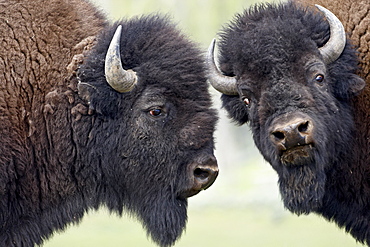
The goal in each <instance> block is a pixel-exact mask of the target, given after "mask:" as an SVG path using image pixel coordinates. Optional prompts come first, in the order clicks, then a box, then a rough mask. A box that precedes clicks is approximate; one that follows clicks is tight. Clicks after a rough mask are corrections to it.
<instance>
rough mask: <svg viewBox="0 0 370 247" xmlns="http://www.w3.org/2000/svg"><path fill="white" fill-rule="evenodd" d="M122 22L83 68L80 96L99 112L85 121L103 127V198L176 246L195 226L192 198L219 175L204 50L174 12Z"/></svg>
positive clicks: (91, 148) (98, 133) (98, 151)
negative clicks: (172, 19) (177, 24)
mask: <svg viewBox="0 0 370 247" xmlns="http://www.w3.org/2000/svg"><path fill="white" fill-rule="evenodd" d="M115 30H116V28H115V27H111V28H109V29H107V30H106V31H104V32H103V33H102V34H101V36H100V38H99V39H98V42H97V45H96V46H95V47H94V49H93V50H92V52H91V53H90V54H89V56H88V58H87V59H86V61H85V62H84V64H83V65H82V66H81V68H80V70H79V73H78V75H79V79H80V82H79V85H78V90H79V95H80V98H81V99H83V101H84V103H85V104H88V106H89V108H90V111H89V112H92V111H93V112H94V114H92V115H91V117H92V118H93V119H94V120H93V121H91V120H90V121H89V120H85V119H84V118H83V119H81V120H79V122H84V121H88V122H89V123H92V124H93V126H94V127H91V130H90V132H89V138H90V140H89V142H90V143H89V144H88V153H89V154H91V157H89V160H91V161H92V162H95V163H98V167H99V168H98V169H101V174H102V177H103V178H104V179H101V183H103V186H101V190H102V199H101V200H100V201H101V203H104V204H106V205H107V206H108V207H109V208H110V209H111V210H113V211H118V212H119V213H121V212H122V210H123V209H126V210H128V211H129V212H131V213H132V214H133V215H135V216H137V218H138V219H139V220H141V221H142V223H143V225H144V227H145V228H146V229H147V231H148V233H149V235H150V236H151V237H152V238H153V240H154V241H155V242H157V243H159V244H160V245H161V246H170V245H172V244H173V243H174V242H175V241H176V240H177V239H178V238H179V236H180V235H181V233H182V231H183V229H184V227H185V224H186V219H187V214H186V209H187V198H188V197H190V196H193V195H195V194H197V193H199V192H200V191H201V190H204V189H207V188H208V187H209V186H211V184H212V183H213V182H214V181H215V179H216V177H217V174H218V168H217V162H216V159H215V157H214V155H213V148H214V142H213V132H214V129H215V124H216V120H217V116H216V113H215V111H214V110H213V109H212V108H211V98H210V95H209V93H208V92H207V83H206V76H205V73H204V70H205V69H204V65H203V60H202V56H201V53H200V51H199V50H198V49H196V48H195V47H194V45H193V44H192V43H191V42H189V41H188V40H186V39H184V36H183V35H182V34H181V33H180V32H178V31H177V30H176V29H175V28H174V27H173V26H172V24H169V23H168V21H167V20H166V19H165V18H160V17H158V16H150V17H143V18H139V19H134V20H133V21H130V22H128V23H123V24H122V26H121V27H118V29H117V31H116V33H115V35H113V33H114V32H115ZM121 31H122V34H120V32H121ZM112 36H113V38H112ZM110 40H112V42H109V41H110ZM108 47H109V48H108ZM107 50H108V52H107ZM88 118H90V117H88ZM77 125H80V123H77Z"/></svg>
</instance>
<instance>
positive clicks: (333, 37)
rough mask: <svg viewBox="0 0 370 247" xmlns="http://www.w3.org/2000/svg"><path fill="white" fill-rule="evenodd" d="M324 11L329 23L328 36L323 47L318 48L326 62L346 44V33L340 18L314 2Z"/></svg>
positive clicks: (336, 54)
mask: <svg viewBox="0 0 370 247" xmlns="http://www.w3.org/2000/svg"><path fill="white" fill-rule="evenodd" d="M315 6H316V7H317V8H318V9H319V10H320V11H321V12H322V13H324V15H325V17H326V20H327V21H328V22H329V25H330V38H329V40H328V42H326V44H325V45H324V46H323V47H320V48H319V51H320V53H321V55H322V56H323V59H324V62H325V63H326V64H329V63H332V62H334V61H335V60H337V59H338V57H339V56H340V54H342V52H343V50H344V47H345V45H346V33H345V31H344V27H343V25H342V23H341V22H340V20H339V19H338V18H337V17H336V16H335V15H334V14H333V13H332V12H330V11H329V10H328V9H326V8H324V7H322V6H320V5H317V4H315Z"/></svg>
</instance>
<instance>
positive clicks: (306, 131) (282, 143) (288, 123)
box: [270, 117, 314, 151]
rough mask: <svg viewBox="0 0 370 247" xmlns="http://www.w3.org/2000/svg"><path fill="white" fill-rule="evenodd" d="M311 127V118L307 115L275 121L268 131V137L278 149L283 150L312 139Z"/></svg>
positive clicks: (306, 142) (307, 142)
mask: <svg viewBox="0 0 370 247" xmlns="http://www.w3.org/2000/svg"><path fill="white" fill-rule="evenodd" d="M313 127H314V126H313V122H312V120H311V119H309V118H307V117H306V118H305V117H293V118H290V119H287V120H285V121H284V120H282V121H280V122H279V121H275V124H274V125H273V126H272V128H271V131H270V138H271V140H272V142H273V143H274V144H275V145H276V147H277V148H278V149H279V150H281V151H284V150H287V149H289V148H292V147H296V146H300V145H305V144H309V143H310V142H311V141H312V132H313Z"/></svg>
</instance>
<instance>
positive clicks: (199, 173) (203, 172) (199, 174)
mask: <svg viewBox="0 0 370 247" xmlns="http://www.w3.org/2000/svg"><path fill="white" fill-rule="evenodd" d="M194 176H195V177H196V178H200V179H207V178H208V177H209V171H208V169H201V168H196V169H195V170H194Z"/></svg>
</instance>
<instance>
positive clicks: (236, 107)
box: [221, 94, 248, 125]
mask: <svg viewBox="0 0 370 247" xmlns="http://www.w3.org/2000/svg"><path fill="white" fill-rule="evenodd" d="M221 100H222V108H225V110H226V111H227V112H228V114H229V117H230V118H232V119H233V120H234V121H235V122H237V123H238V124H240V125H242V124H245V123H246V122H248V107H246V105H245V104H244V103H243V102H241V101H240V97H239V96H237V95H226V94H222V96H221Z"/></svg>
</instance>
